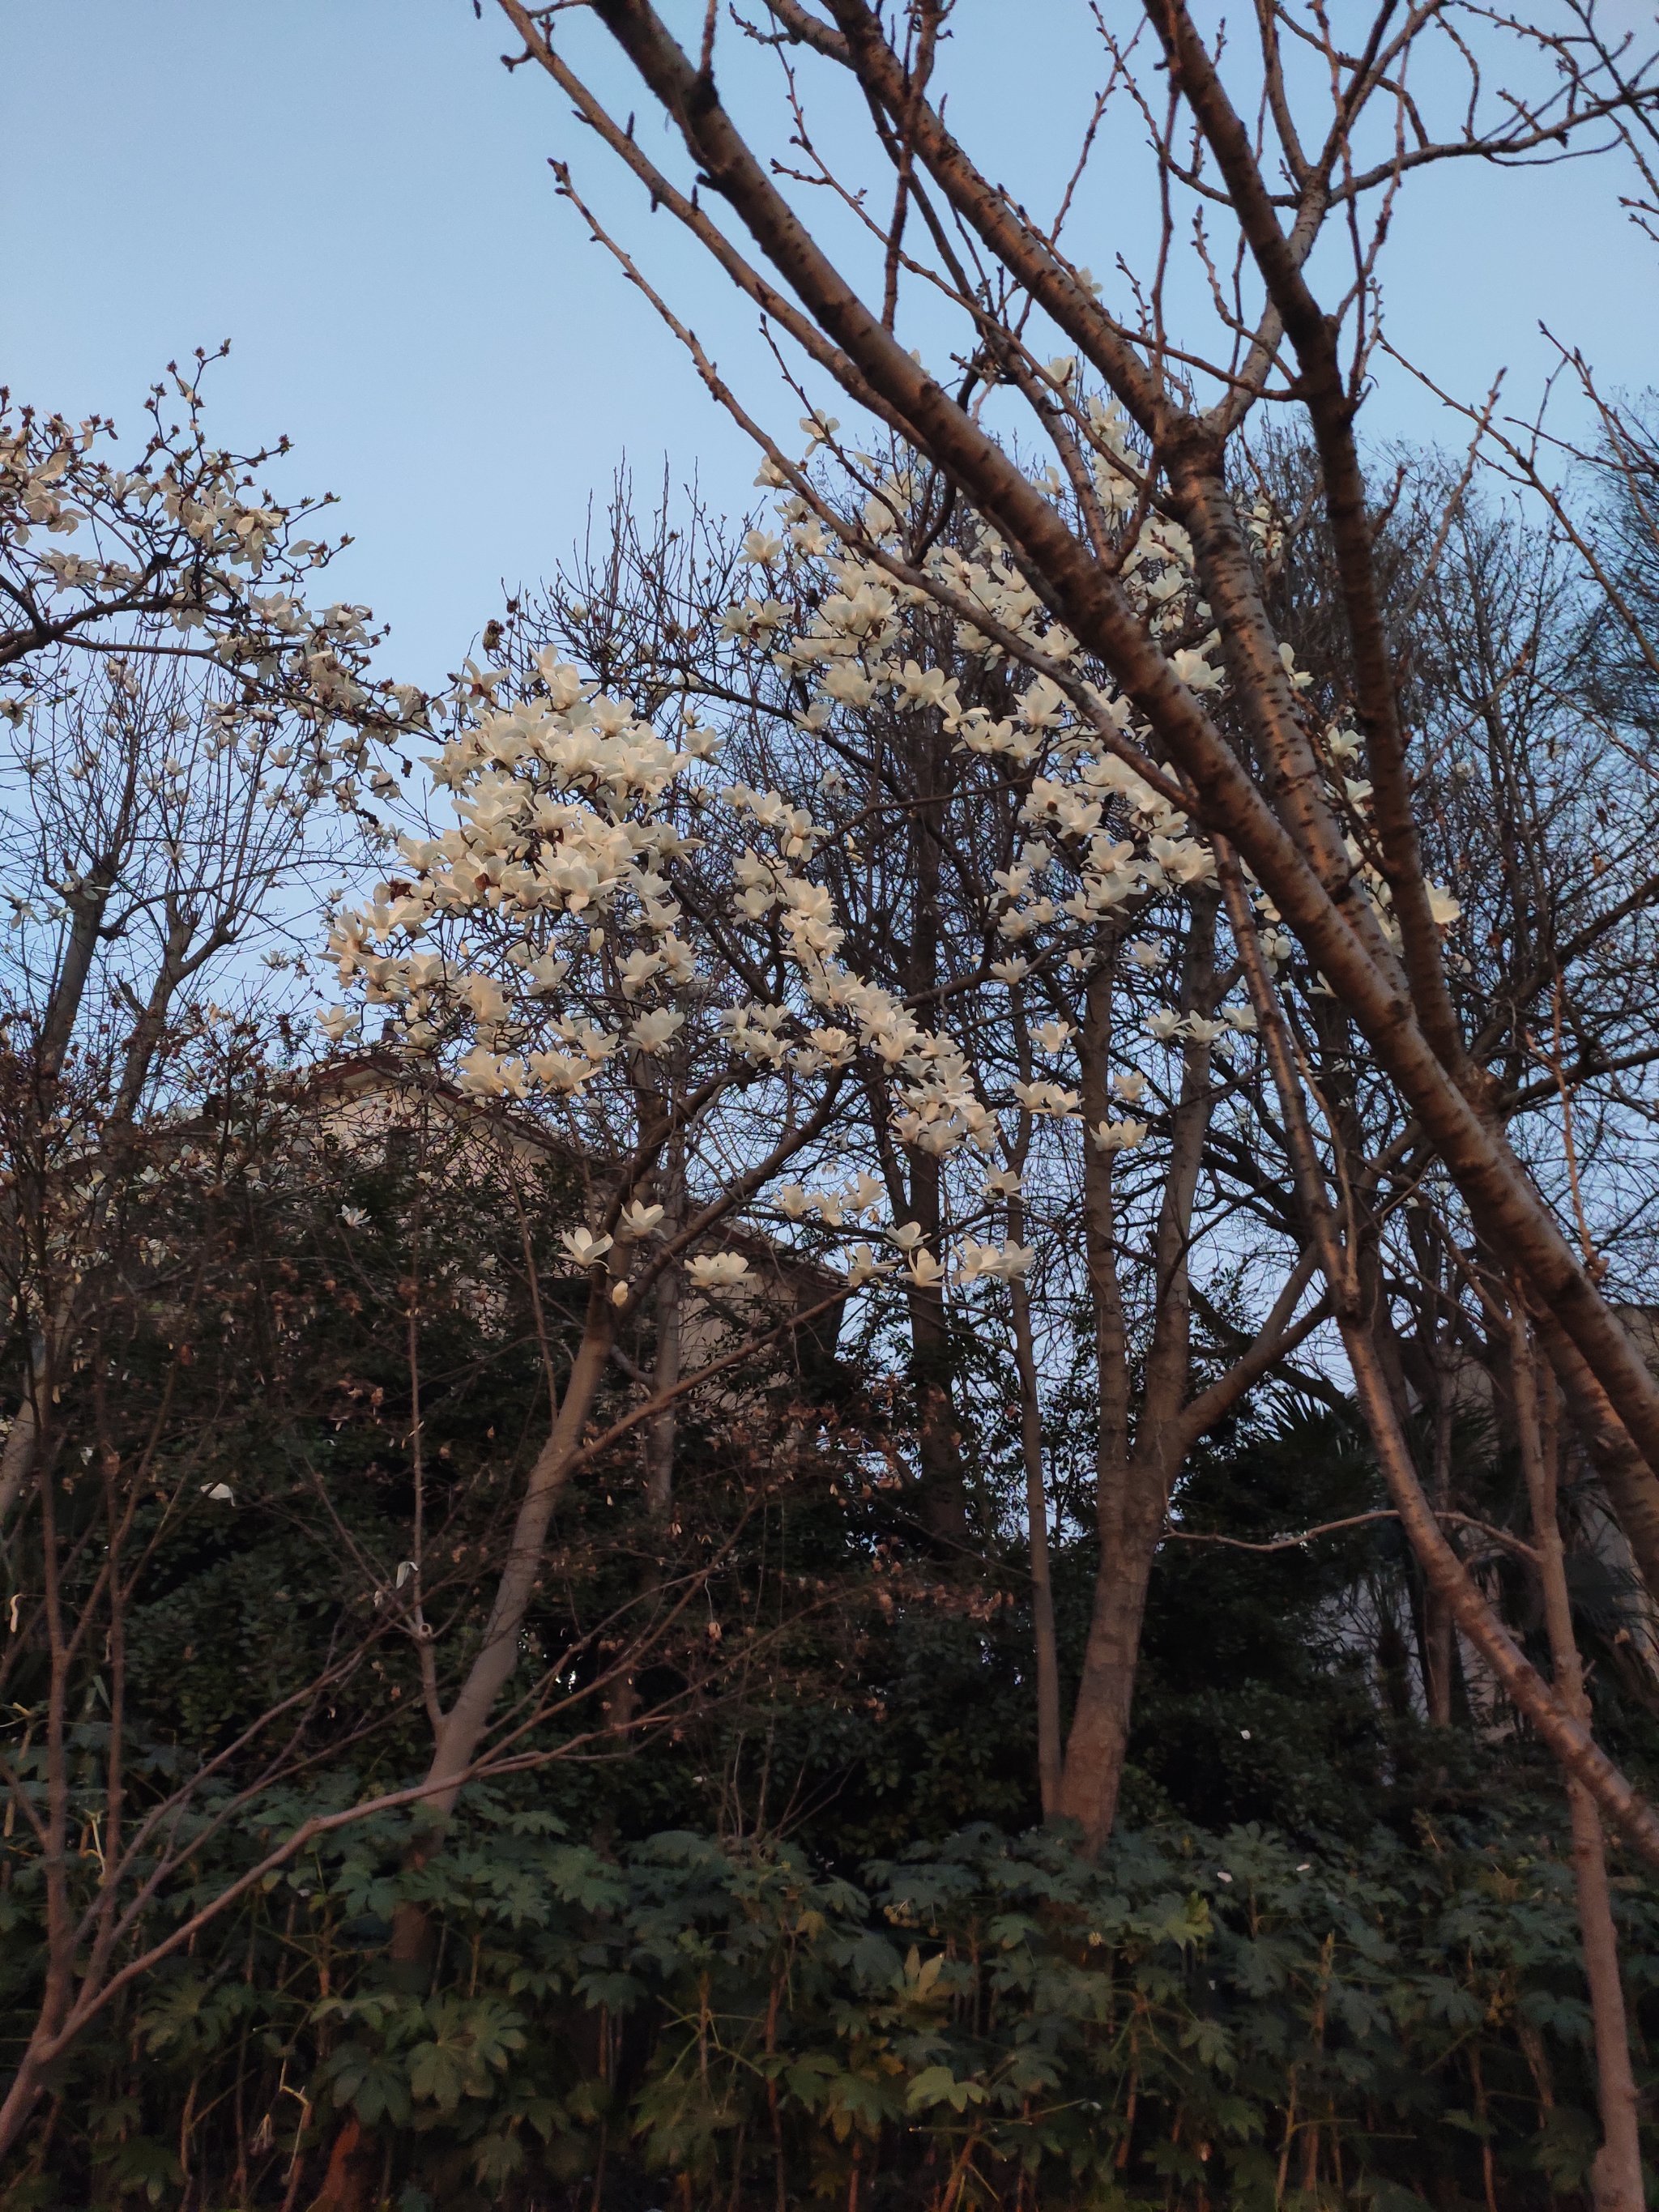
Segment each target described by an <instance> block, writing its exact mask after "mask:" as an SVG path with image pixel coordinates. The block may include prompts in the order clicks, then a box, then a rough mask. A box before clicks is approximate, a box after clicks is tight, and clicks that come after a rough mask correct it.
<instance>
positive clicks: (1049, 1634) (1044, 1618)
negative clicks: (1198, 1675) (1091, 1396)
mask: <svg viewBox="0 0 1659 2212" xmlns="http://www.w3.org/2000/svg"><path fill="white" fill-rule="evenodd" d="M1008 1235H1009V1237H1010V1238H1011V1239H1012V1242H1013V1243H1016V1244H1019V1243H1024V1237H1025V1214H1024V1206H1022V1205H1021V1203H1020V1201H1019V1200H1018V1199H1017V1198H1011V1199H1010V1200H1009V1201H1008ZM1012 1300H1013V1309H1014V1361H1015V1365H1016V1367H1017V1369H1018V1374H1019V1441H1020V1452H1021V1455H1022V1457H1023V1458H1024V1463H1025V1527H1026V1541H1027V1547H1028V1551H1029V1554H1030V1568H1031V1643H1032V1654H1033V1657H1034V1659H1035V1661H1036V1717H1037V1784H1038V1788H1039V1790H1040V1791H1041V1793H1042V1817H1043V1819H1044V1820H1051V1819H1053V1817H1054V1814H1056V1813H1058V1812H1059V1810H1060V1779H1061V1770H1062V1763H1063V1758H1064V1754H1063V1752H1062V1749H1061V1744H1060V1646H1059V1642H1058V1639H1057V1638H1056V1636H1055V1633H1054V1577H1053V1573H1052V1562H1051V1560H1050V1559H1049V1555H1048V1491H1047V1486H1046V1484H1045V1483H1044V1481H1043V1473H1042V1401H1041V1399H1040V1398H1039V1396H1038V1395H1037V1370H1036V1344H1035V1341H1034V1340H1033V1338H1032V1334H1031V1301H1030V1293H1029V1292H1028V1291H1027V1290H1026V1288H1025V1285H1024V1282H1022V1281H1020V1280H1019V1279H1018V1278H1017V1279H1015V1281H1014V1283H1013V1285H1012Z"/></svg>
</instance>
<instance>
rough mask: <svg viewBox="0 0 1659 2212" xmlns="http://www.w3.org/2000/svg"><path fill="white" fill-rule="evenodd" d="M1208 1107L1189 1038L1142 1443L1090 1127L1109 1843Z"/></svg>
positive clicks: (1085, 1699)
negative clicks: (1131, 1420)
mask: <svg viewBox="0 0 1659 2212" xmlns="http://www.w3.org/2000/svg"><path fill="white" fill-rule="evenodd" d="M1217 908H1218V896H1217V894H1216V893H1214V892H1213V891H1206V890H1198V891H1195V892H1194V895H1193V897H1192V901H1191V904H1190V907H1189V908H1188V927H1187V936H1186V940H1185V943H1184V945H1183V947H1182V965H1181V979H1180V986H1179V992H1178V997H1179V1001H1180V1012H1182V1015H1183V1016H1185V1015H1187V1014H1190V1013H1207V1012H1209V1009H1210V1005H1211V1001H1212V997H1213V995H1214V989H1215V925H1216V914H1217ZM1109 1048H1110V998H1109V985H1108V984H1106V983H1105V982H1103V981H1102V980H1101V977H1100V976H1099V975H1097V977H1096V978H1094V979H1093V980H1091V985H1090V990H1089V995H1088V998H1087V1000H1086V1002H1085V1009H1084V1036H1083V1049H1082V1060H1083V1103H1084V1120H1085V1124H1086V1125H1087V1126H1088V1127H1094V1126H1095V1124H1096V1122H1097V1121H1098V1120H1104V1119H1106V1118H1107V1117H1108V1101H1109V1090H1108V1086H1107V1081H1106V1064H1107V1058H1108V1054H1109ZM1209 1118H1210V1050H1209V1047H1208V1046H1207V1045H1205V1044H1200V1043H1198V1042H1194V1041H1193V1040H1191V1039H1189V1040H1188V1042H1187V1043H1186V1044H1185V1045H1184V1046H1183V1048H1182V1066H1181V1085H1180V1091H1179V1094H1178V1097H1177V1100H1176V1108H1175V1111H1174V1113H1173V1115H1171V1117H1170V1164H1169V1171H1168V1173H1167V1175H1166V1176H1165V1178H1164V1194H1163V1199H1162V1202H1161V1204H1160V1206H1159V1209H1158V1231H1157V1235H1156V1237H1155V1239H1154V1243H1153V1255H1152V1256H1153V1264H1154V1267H1155V1268H1156V1271H1157V1272H1156V1279H1155V1285H1154V1291H1153V1321H1152V1341H1151V1344H1150V1345H1149V1346H1148V1348H1147V1352H1146V1364H1145V1370H1144V1376H1143V1381H1142V1384H1141V1392H1140V1402H1139V1407H1137V1409H1136V1414H1135V1441H1134V1443H1133V1447H1130V1446H1129V1444H1128V1440H1127V1413H1128V1404H1127V1386H1128V1346H1127V1337H1126V1334H1125V1330H1124V1323H1123V1314H1122V1306H1121V1297H1120V1294H1119V1291H1118V1282H1117V1269H1116V1261H1115V1254H1114V1252H1113V1249H1112V1242H1113V1239H1114V1237H1115V1225H1114V1222H1113V1218H1112V1196H1111V1182H1110V1170H1109V1155H1108V1154H1103V1153H1101V1152H1098V1148H1097V1147H1096V1146H1094V1145H1093V1144H1092V1143H1091V1142H1089V1140H1088V1139H1086V1138H1085V1147H1086V1150H1087V1152H1088V1153H1089V1155H1090V1158H1089V1159H1088V1161H1087V1162H1086V1164H1085V1201H1084V1211H1085V1233H1086V1235H1087V1237H1088V1238H1089V1242H1090V1246H1091V1254H1090V1279H1091V1287H1092V1289H1093V1291H1094V1297H1095V1321H1096V1348H1097V1387H1098V1389H1099V1392H1100V1432H1099V1439H1098V1449H1099V1460H1098V1462H1097V1473H1096V1484H1097V1521H1098V1527H1099V1531H1100V1557H1099V1562H1098V1565H1097V1568H1096V1580H1095V1600H1094V1611H1093V1614H1092V1617H1091V1620H1090V1624H1089V1640H1088V1644H1087V1645H1086V1647H1085V1653H1084V1660H1083V1669H1082V1674H1081V1676H1080V1678H1079V1683H1078V1693H1077V1702H1076V1705H1074V1707H1073V1713H1072V1727H1071V1733H1070V1735H1069V1736H1068V1738H1067V1741H1066V1762H1065V1771H1064V1774H1063V1777H1062V1779H1061V1784H1060V1810H1061V1811H1062V1813H1064V1814H1066V1816H1067V1817H1068V1818H1069V1819H1072V1820H1077V1821H1079V1823H1080V1824H1081V1826H1082V1828H1083V1837H1084V1846H1085V1850H1090V1851H1094V1850H1098V1849H1099V1847H1100V1846H1101V1844H1103V1843H1104V1841H1105V1839H1106V1838H1107V1837H1108V1835H1109V1833H1110V1832H1111V1826H1112V1822H1113V1820H1115V1817H1116V1814H1117V1800H1118V1793H1119V1790H1121V1786H1122V1781H1123V1762H1124V1759H1125V1756H1126V1754H1127V1749H1128V1742H1129V1717H1130V1710H1131V1707H1132V1705H1133V1699H1134V1686H1135V1677H1136V1674H1137V1673H1138V1671H1139V1663H1140V1636H1141V1628H1142V1625H1143V1623H1144V1621H1145V1619H1146V1592H1147V1588H1148V1585H1149V1583H1150V1581H1151V1577H1152V1561H1153V1559H1154V1558H1155V1556H1156V1555H1157V1552H1158V1543H1159V1541H1160V1540H1161V1538H1162V1536H1163V1533H1164V1515H1165V1514H1166V1512H1167V1511H1168V1510H1169V1503H1170V1485H1171V1483H1172V1482H1173V1481H1174V1479H1175V1477H1176V1474H1178V1473H1179V1471H1180V1456H1179V1455H1174V1456H1172V1455H1171V1453H1170V1437H1171V1436H1172V1434H1173V1433H1174V1425H1175V1424H1176V1421H1177V1419H1178V1418H1179V1416H1180V1414H1181V1413H1182V1409H1183V1407H1185V1405H1186V1403H1187V1399H1188V1391H1189V1389H1190V1384H1191V1346H1192V1295H1191V1290H1190V1286H1189V1283H1188V1249H1189V1244H1190V1239H1191V1235H1192V1220H1193V1207H1194V1203H1195V1200H1196V1198H1197V1193H1198V1175H1199V1168H1200V1162H1201V1160H1202V1157H1203V1151H1204V1139H1205V1135H1206V1131H1207V1129H1208V1127H1209Z"/></svg>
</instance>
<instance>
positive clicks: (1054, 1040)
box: [1031, 1022, 1077, 1052]
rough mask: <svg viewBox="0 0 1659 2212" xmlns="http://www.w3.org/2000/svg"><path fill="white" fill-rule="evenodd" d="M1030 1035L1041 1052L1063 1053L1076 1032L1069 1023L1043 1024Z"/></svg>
mask: <svg viewBox="0 0 1659 2212" xmlns="http://www.w3.org/2000/svg"><path fill="white" fill-rule="evenodd" d="M1031 1035H1032V1036H1033V1037H1035V1038H1036V1042H1037V1045H1038V1047H1039V1048H1040V1049H1041V1050H1042V1051H1043V1052H1064V1051H1065V1049H1066V1046H1067V1045H1068V1044H1069V1043H1070V1042H1071V1041H1072V1039H1073V1037H1074V1036H1076V1035H1077V1031H1076V1030H1074V1029H1073V1026H1072V1024H1071V1023H1070V1022H1044V1023H1042V1025H1041V1026H1040V1027H1039V1028H1037V1029H1034V1030H1032V1032H1031Z"/></svg>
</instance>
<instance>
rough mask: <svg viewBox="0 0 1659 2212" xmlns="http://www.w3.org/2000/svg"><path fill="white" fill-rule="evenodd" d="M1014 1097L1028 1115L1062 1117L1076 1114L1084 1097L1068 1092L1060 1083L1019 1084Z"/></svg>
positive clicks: (1074, 1092)
mask: <svg viewBox="0 0 1659 2212" xmlns="http://www.w3.org/2000/svg"><path fill="white" fill-rule="evenodd" d="M1014 1096H1015V1097H1016V1098H1017V1099H1018V1101H1019V1103H1020V1104H1021V1105H1022V1106H1023V1107H1024V1109H1025V1110H1026V1112H1027V1113H1028V1114H1045V1115H1054V1116H1056V1117H1057V1116H1060V1115H1066V1114H1075V1113H1076V1111H1077V1109H1078V1108H1079V1106H1080V1105H1081V1104H1082V1103H1083V1101H1082V1096H1081V1094H1080V1093H1079V1092H1078V1091H1068V1090H1066V1086H1065V1085H1063V1084H1060V1083H1017V1084H1015V1085H1014Z"/></svg>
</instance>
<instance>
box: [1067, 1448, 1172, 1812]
mask: <svg viewBox="0 0 1659 2212" xmlns="http://www.w3.org/2000/svg"><path fill="white" fill-rule="evenodd" d="M1097 1481H1098V1484H1099V1500H1098V1510H1099V1521H1100V1565H1099V1568H1098V1570H1097V1573H1096V1577H1095V1599H1094V1611H1093V1613H1092V1614H1091V1618H1090V1621H1089V1640H1088V1643H1087V1644H1086V1645H1085V1649H1084V1655H1083V1668H1082V1672H1081V1674H1080V1676H1079V1681H1078V1689H1077V1702H1076V1704H1075V1705H1074V1706H1073V1711H1072V1726H1071V1730H1070V1733H1069V1735H1067V1737H1066V1764H1065V1770H1064V1773H1063V1775H1062V1778H1061V1783H1060V1803H1059V1810H1060V1814H1062V1815H1063V1816H1064V1817H1065V1818H1066V1819H1067V1820H1075V1821H1076V1822H1077V1823H1078V1824H1079V1826H1080V1827H1081V1828H1082V1830H1083V1842H1084V1848H1085V1850H1088V1851H1091V1852H1092V1851H1096V1850H1099V1848H1100V1846H1101V1845H1102V1844H1103V1843H1104V1842H1105V1840H1106V1838H1107V1837H1108V1836H1109V1834H1110V1833H1111V1831H1112V1823H1113V1821H1114V1820H1115V1819H1116V1817H1117V1801H1118V1794H1119V1791H1120V1790H1121V1788H1122V1785H1123V1766H1124V1761H1125V1759H1126V1757H1127V1752H1128V1747H1129V1720H1130V1713H1131V1710H1132V1707H1133V1700H1134V1688H1135V1680H1136V1676H1137V1674H1138V1673H1139V1666H1140V1633H1141V1628H1142V1626H1143V1624H1144V1622H1145V1620H1146V1593H1147V1589H1148V1588H1149V1586H1150V1583H1151V1581H1152V1561H1153V1559H1155V1558H1156V1557H1157V1554H1158V1543H1159V1541H1160V1539H1161V1538H1162V1536H1163V1534H1164V1514H1165V1512H1166V1510H1168V1504H1169V1491H1168V1482H1167V1475H1166V1470H1165V1468H1164V1464H1163V1462H1162V1461H1161V1459H1155V1460H1151V1461H1148V1460H1142V1459H1139V1458H1132V1459H1129V1460H1127V1461H1125V1462H1122V1463H1121V1465H1119V1466H1117V1467H1109V1468H1100V1469H1099V1470H1098V1474H1097Z"/></svg>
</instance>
